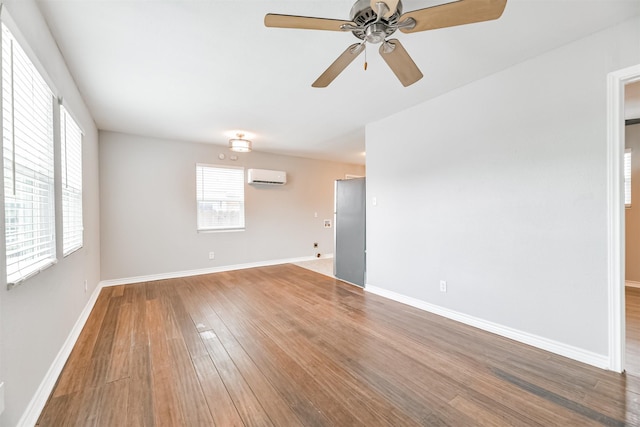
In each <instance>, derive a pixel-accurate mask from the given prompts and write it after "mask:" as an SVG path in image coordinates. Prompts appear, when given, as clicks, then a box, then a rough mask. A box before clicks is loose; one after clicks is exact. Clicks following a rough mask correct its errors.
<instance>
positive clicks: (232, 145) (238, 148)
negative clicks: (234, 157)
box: [229, 133, 251, 153]
mask: <svg viewBox="0 0 640 427" xmlns="http://www.w3.org/2000/svg"><path fill="white" fill-rule="evenodd" d="M236 136H237V138H231V139H230V140H229V150H231V151H235V152H237V153H249V152H251V141H249V140H248V139H244V134H243V133H238V134H236Z"/></svg>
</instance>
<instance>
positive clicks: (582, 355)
mask: <svg viewBox="0 0 640 427" xmlns="http://www.w3.org/2000/svg"><path fill="white" fill-rule="evenodd" d="M364 290H365V291H367V292H371V293H372V294H376V295H379V296H381V297H384V298H388V299H391V300H393V301H397V302H400V303H402V304H407V305H410V306H412V307H415V308H418V309H420V310H424V311H428V312H429V313H433V314H437V315H438V316H442V317H446V318H447V319H451V320H455V321H457V322H460V323H464V324H465V325H469V326H473V327H474V328H478V329H482V330H483V331H487V332H491V333H494V334H496V335H500V336H503V337H506V338H509V339H512V340H515V341H518V342H521V343H524V344H527V345H531V346H534V347H537V348H540V349H542V350H546V351H549V352H551V353H555V354H559V355H561V356H564V357H568V358H570V359H574V360H577V361H579V362H583V363H587V364H589V365H592V366H595V367H598V368H601V369H607V368H608V365H609V359H608V358H607V357H606V356H604V355H601V354H597V353H593V352H590V351H587V350H584V349H581V348H578V347H573V346H570V345H567V344H564V343H561V342H558V341H554V340H550V339H547V338H544V337H540V336H538V335H533V334H529V333H527V332H523V331H520V330H517V329H513V328H509V327H507V326H504V325H500V324H498V323H493V322H489V321H486V320H483V319H480V318H477V317H473V316H469V315H467V314H464V313H460V312H457V311H454V310H450V309H448V308H444V307H440V306H437V305H434V304H430V303H428V302H425V301H422V300H419V299H417V298H413V297H408V296H406V295H402V294H399V293H396V292H393V291H389V290H386V289H382V288H378V287H376V286H371V285H369V284H367V285H366V286H365V288H364Z"/></svg>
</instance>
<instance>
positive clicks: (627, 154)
mask: <svg viewBox="0 0 640 427" xmlns="http://www.w3.org/2000/svg"><path fill="white" fill-rule="evenodd" d="M624 205H625V207H627V208H630V207H631V148H627V149H626V150H624Z"/></svg>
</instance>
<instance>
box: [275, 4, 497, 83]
mask: <svg viewBox="0 0 640 427" xmlns="http://www.w3.org/2000/svg"><path fill="white" fill-rule="evenodd" d="M506 3H507V0H458V1H455V2H453V3H446V4H442V5H438V6H433V7H428V8H425V9H418V10H413V11H410V12H407V13H404V14H403V13H402V2H401V1H400V0H357V1H356V3H355V4H354V5H353V7H352V8H351V14H350V19H351V20H350V21H343V20H340V19H326V18H313V17H308V16H295V15H279V14H275V13H269V14H267V15H266V16H265V17H264V24H265V26H267V27H277V28H296V29H306V30H326V31H345V32H346V31H351V33H353V35H354V36H356V37H357V38H359V39H360V40H362V42H360V43H354V44H352V45H351V46H349V47H348V48H347V50H345V51H344V52H343V53H342V54H341V55H340V56H339V57H338V59H336V60H335V61H334V62H333V64H331V65H330V66H329V68H327V69H326V71H325V72H324V73H322V75H320V77H318V79H317V80H316V81H315V82H313V84H312V85H311V86H313V87H327V86H329V84H330V83H331V82H332V81H333V80H334V79H335V78H336V77H337V76H338V75H339V74H340V73H341V72H342V71H343V70H344V69H345V68H347V66H348V65H349V64H350V63H351V62H353V60H354V59H356V57H357V56H358V55H360V54H361V53H362V52H363V51H364V50H365V43H371V44H377V43H380V49H379V52H380V55H381V56H382V58H383V59H384V60H385V62H386V63H387V65H388V66H389V68H391V70H392V71H393V73H394V74H395V75H396V77H397V78H398V80H400V83H402V85H403V86H409V85H412V84H413V83H415V82H417V81H418V80H420V79H421V78H422V72H420V69H418V66H417V65H416V63H415V62H413V59H411V57H410V56H409V54H408V53H407V51H406V50H405V49H404V47H403V46H402V44H401V43H400V41H399V40H398V39H388V37H389V36H391V35H392V34H393V33H394V32H395V31H396V30H400V31H402V32H403V33H416V32H418V31H427V30H435V29H437V28H446V27H454V26H456V25H464V24H471V23H474V22H482V21H491V20H493V19H498V18H499V17H500V16H501V15H502V12H503V11H504V8H505V5H506Z"/></svg>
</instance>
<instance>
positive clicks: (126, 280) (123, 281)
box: [100, 254, 333, 287]
mask: <svg viewBox="0 0 640 427" xmlns="http://www.w3.org/2000/svg"><path fill="white" fill-rule="evenodd" d="M320 258H333V254H327V255H323V256H321V257H320ZM315 259H318V258H317V257H315V256H307V257H300V258H286V259H276V260H267V261H258V262H249V263H244V264H232V265H223V266H218V267H210V268H201V269H196V270H183V271H172V272H168V273H160V274H150V275H146V276H134V277H123V278H120V279H109V280H103V281H101V282H100V286H102V287H106V286H119V285H127V284H130V283H142V282H152V281H155V280H166V279H177V278H181V277H191V276H200V275H203V274H211V273H222V272H225V271H232V270H244V269H247V268H256V267H268V266H271V265H280V264H289V263H291V264H293V263H296V262H304V261H313V260H315Z"/></svg>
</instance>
